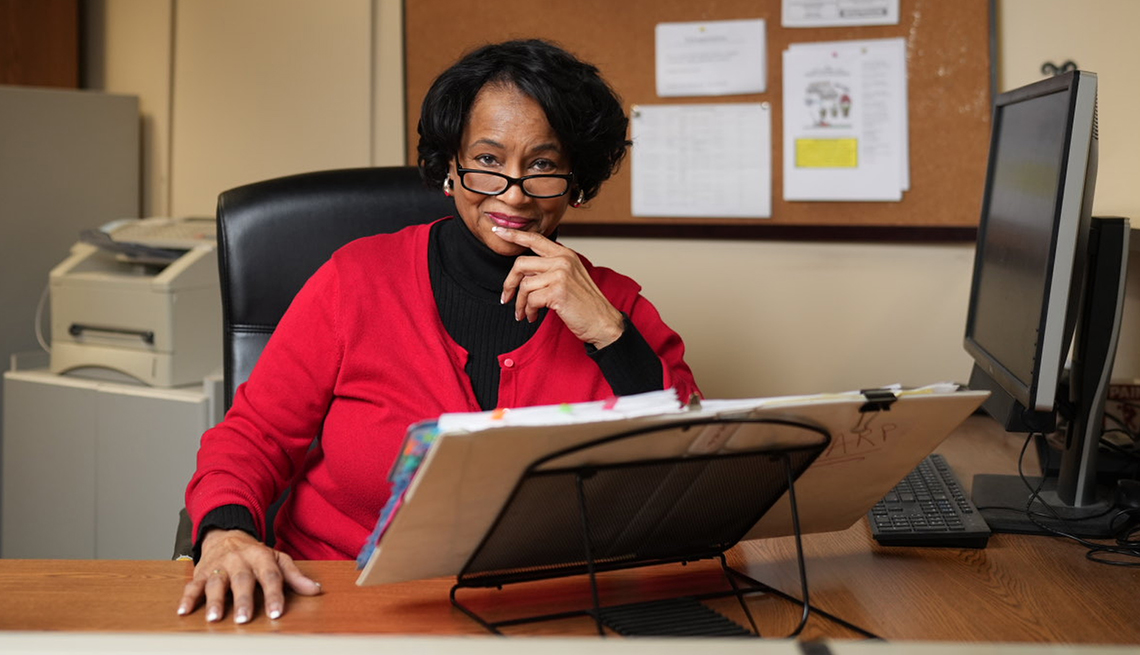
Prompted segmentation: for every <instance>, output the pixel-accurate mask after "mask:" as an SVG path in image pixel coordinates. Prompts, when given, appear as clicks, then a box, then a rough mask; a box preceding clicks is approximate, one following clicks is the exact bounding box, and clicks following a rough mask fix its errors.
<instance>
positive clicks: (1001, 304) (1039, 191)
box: [967, 90, 1075, 410]
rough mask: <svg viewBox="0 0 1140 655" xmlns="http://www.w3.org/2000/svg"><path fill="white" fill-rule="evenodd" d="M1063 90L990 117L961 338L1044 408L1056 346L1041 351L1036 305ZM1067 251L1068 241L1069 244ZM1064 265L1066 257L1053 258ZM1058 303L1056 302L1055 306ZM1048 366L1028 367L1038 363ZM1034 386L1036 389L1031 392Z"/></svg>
mask: <svg viewBox="0 0 1140 655" xmlns="http://www.w3.org/2000/svg"><path fill="white" fill-rule="evenodd" d="M1068 109H1069V94H1068V93H1066V92H1064V90H1062V91H1061V92H1057V93H1051V94H1048V95H1045V96H1041V97H1039V98H1035V99H1033V101H1032V102H1020V103H1013V104H1010V105H1007V106H1005V107H1004V108H1002V110H1001V111H999V112H998V113H997V115H996V116H995V121H1000V126H999V127H997V128H996V129H995V133H996V135H997V137H996V139H995V140H994V143H993V149H994V152H993V154H992V155H991V157H992V160H993V163H992V179H991V180H990V194H989V198H988V199H987V200H988V202H987V210H988V211H987V212H986V215H985V223H986V225H985V241H984V246H985V248H984V249H983V250H980V251H979V253H978V255H979V256H980V258H981V259H980V262H979V264H978V266H977V271H976V279H975V285H974V294H975V298H974V301H973V306H972V308H973V313H972V314H971V315H972V317H973V321H972V322H970V323H969V331H968V333H967V335H968V338H969V339H971V340H972V341H973V342H974V343H975V344H976V345H977V347H978V348H979V349H980V350H982V351H984V352H985V353H986V355H987V356H988V357H989V358H990V359H992V360H994V361H995V362H996V363H998V364H1000V366H1001V367H1002V368H1004V369H1005V373H1006V377H1007V378H1008V383H1009V384H1010V385H1011V386H1013V387H1015V391H1016V392H1017V393H1016V394H1015V395H1016V396H1017V397H1018V399H1019V400H1020V401H1021V402H1022V404H1024V405H1026V406H1027V407H1030V408H1033V409H1041V410H1051V409H1052V408H1053V399H1054V396H1055V392H1056V390H1055V382H1056V378H1057V373H1058V366H1059V364H1060V362H1057V361H1054V360H1055V359H1056V358H1057V357H1061V356H1063V355H1062V353H1060V352H1058V351H1057V350H1056V349H1054V352H1047V351H1043V346H1044V343H1043V340H1042V338H1041V337H1042V335H1044V333H1045V327H1046V326H1045V325H1044V324H1043V321H1044V320H1045V318H1046V313H1045V312H1044V311H1043V310H1044V309H1045V307H1046V302H1047V301H1048V300H1049V298H1050V295H1049V290H1050V289H1049V283H1050V278H1051V276H1052V275H1053V274H1056V275H1067V273H1066V272H1065V271H1060V270H1058V271H1051V268H1052V267H1053V265H1054V261H1053V257H1052V255H1053V254H1054V253H1055V252H1057V251H1056V250H1055V246H1057V245H1059V244H1055V240H1057V239H1060V238H1071V236H1072V235H1073V234H1075V230H1074V229H1073V228H1072V226H1063V227H1065V228H1066V231H1065V232H1064V233H1062V234H1058V233H1057V228H1058V226H1057V224H1056V223H1055V221H1053V220H1052V218H1053V217H1054V216H1055V215H1056V214H1057V210H1058V207H1057V206H1056V204H1057V197H1058V190H1059V186H1060V183H1061V176H1062V174H1063V173H1064V170H1065V169H1064V163H1065V159H1064V155H1065V150H1066V148H1065V146H1066V143H1065V132H1066V130H1065V125H1066V118H1067V115H1068ZM1068 248H1069V250H1070V251H1071V250H1072V245H1071V244H1070V245H1068ZM1060 264H1061V265H1067V266H1068V267H1070V268H1071V266H1072V262H1071V261H1070V262H1060ZM1062 310H1063V308H1062ZM1039 366H1040V367H1042V368H1047V370H1043V371H1040V373H1039V374H1035V372H1036V370H1037V368H1038V367H1039ZM1035 392H1039V393H1035Z"/></svg>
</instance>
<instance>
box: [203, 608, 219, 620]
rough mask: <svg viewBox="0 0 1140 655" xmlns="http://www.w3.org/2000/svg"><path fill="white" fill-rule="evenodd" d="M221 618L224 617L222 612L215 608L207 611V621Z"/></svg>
mask: <svg viewBox="0 0 1140 655" xmlns="http://www.w3.org/2000/svg"><path fill="white" fill-rule="evenodd" d="M220 618H222V613H221V612H219V611H218V610H217V609H215V608H211V609H210V611H209V612H206V620H207V621H210V622H213V621H217V620H218V619H220Z"/></svg>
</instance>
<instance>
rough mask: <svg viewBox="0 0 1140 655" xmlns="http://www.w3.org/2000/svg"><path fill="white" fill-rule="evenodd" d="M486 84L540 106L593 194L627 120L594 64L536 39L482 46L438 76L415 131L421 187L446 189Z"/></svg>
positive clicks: (617, 157) (622, 144)
mask: <svg viewBox="0 0 1140 655" xmlns="http://www.w3.org/2000/svg"><path fill="white" fill-rule="evenodd" d="M489 84H508V85H512V86H514V87H516V88H517V89H519V90H520V91H522V92H523V93H525V94H526V95H528V96H530V97H531V98H533V99H534V100H535V101H537V102H538V104H539V105H540V106H541V107H542V109H543V111H545V112H546V120H547V121H549V122H550V126H551V127H552V128H553V129H554V132H555V134H557V135H558V138H559V140H560V141H561V142H562V146H563V148H565V149H566V151H567V153H568V154H569V157H570V163H571V165H572V166H573V173H574V183H575V185H576V186H577V188H578V190H580V191H581V192H582V196H583V199H584V200H589V199H591V198H593V197H594V196H595V195H597V193H598V189H599V188H600V187H601V185H602V182H605V181H606V180H607V179H609V178H610V176H611V175H613V173H614V171H616V170H617V168H618V165H619V164H620V163H621V160H622V158H623V157H624V156H625V153H626V149H627V148H628V147H629V145H630V141H629V140H628V139H626V128H627V127H628V125H629V119H628V118H626V115H625V112H624V111H623V110H622V106H621V100H620V99H619V98H618V96H617V94H616V93H614V91H613V89H611V88H610V86H609V84H607V83H606V81H605V80H603V79H602V77H601V74H600V73H599V72H598V69H597V68H596V67H595V66H593V65H591V64H588V63H585V62H583V61H581V60H579V59H577V58H576V57H574V56H573V55H571V54H570V53H568V52H566V51H565V50H563V49H562V48H560V47H558V46H557V45H554V44H553V43H550V42H548V41H543V40H540V39H528V40H518V41H507V42H505V43H497V44H492V45H484V46H482V47H479V48H477V49H475V50H472V51H471V52H469V53H467V54H466V55H464V56H463V58H462V59H460V60H459V61H458V62H456V63H455V64H454V65H452V66H451V67H450V68H448V69H447V70H446V71H444V72H443V73H442V74H441V75H440V76H439V77H438V78H436V80H435V82H433V83H432V85H431V89H429V90H428V92H427V95H426V96H424V101H423V106H422V107H421V109H420V122H419V127H418V128H417V131H418V132H419V135H420V142H419V147H418V150H419V167H420V174H421V176H422V177H423V179H424V182H425V183H427V184H428V185H430V186H439V185H441V184H443V180H444V179H445V178H446V177H447V172H448V166H449V164H450V162H451V160H452V159H453V158H454V157H455V156H456V155H457V154H459V149H460V145H461V141H462V138H463V129H464V128H465V127H466V126H467V119H468V116H469V114H470V112H471V105H472V104H474V102H475V97H476V96H477V95H479V91H480V90H482V89H483V87H485V86H487V85H489ZM574 194H575V195H577V192H574Z"/></svg>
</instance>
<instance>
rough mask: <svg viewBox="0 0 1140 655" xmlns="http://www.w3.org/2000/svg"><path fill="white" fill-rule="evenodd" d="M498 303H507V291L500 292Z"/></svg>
mask: <svg viewBox="0 0 1140 655" xmlns="http://www.w3.org/2000/svg"><path fill="white" fill-rule="evenodd" d="M499 304H500V305H505V304H507V292H506V291H504V292H503V293H502V294H501V295H500V296H499Z"/></svg>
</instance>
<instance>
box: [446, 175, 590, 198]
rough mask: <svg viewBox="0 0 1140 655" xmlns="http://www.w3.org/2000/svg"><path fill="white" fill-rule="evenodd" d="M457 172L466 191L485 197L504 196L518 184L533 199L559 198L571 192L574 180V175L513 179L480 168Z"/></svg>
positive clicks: (530, 176) (527, 176)
mask: <svg viewBox="0 0 1140 655" xmlns="http://www.w3.org/2000/svg"><path fill="white" fill-rule="evenodd" d="M456 172H457V173H458V174H459V183H460V184H462V185H463V188H464V189H467V190H468V191H474V192H475V193H481V194H483V195H485V196H498V195H502V194H504V193H506V192H507V189H509V188H511V186H512V185H514V184H517V185H519V187H520V188H522V192H523V193H525V194H526V195H528V196H530V197H531V198H557V197H559V196H564V195H566V192H567V191H569V190H570V181H571V180H573V179H574V175H573V173H567V174H565V175H561V174H543V175H524V176H522V177H511V176H510V175H503V174H502V173H492V172H491V171H483V170H479V169H478V168H456Z"/></svg>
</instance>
